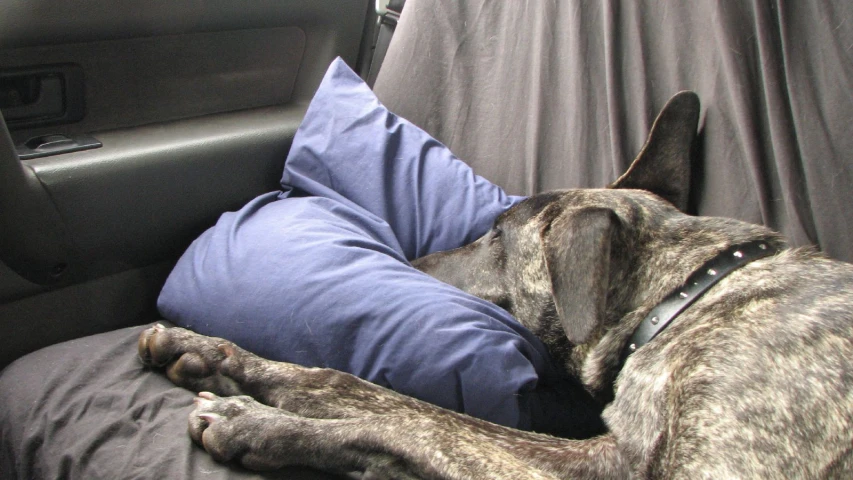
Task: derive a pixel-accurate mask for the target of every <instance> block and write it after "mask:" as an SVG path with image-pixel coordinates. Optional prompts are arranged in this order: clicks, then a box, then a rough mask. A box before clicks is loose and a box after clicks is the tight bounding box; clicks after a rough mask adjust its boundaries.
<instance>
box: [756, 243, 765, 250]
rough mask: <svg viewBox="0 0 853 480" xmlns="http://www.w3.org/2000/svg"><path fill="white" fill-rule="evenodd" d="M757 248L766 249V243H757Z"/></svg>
mask: <svg viewBox="0 0 853 480" xmlns="http://www.w3.org/2000/svg"><path fill="white" fill-rule="evenodd" d="M758 248H760V249H762V250H767V244H764V243H759V244H758Z"/></svg>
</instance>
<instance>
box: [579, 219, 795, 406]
mask: <svg viewBox="0 0 853 480" xmlns="http://www.w3.org/2000/svg"><path fill="white" fill-rule="evenodd" d="M679 221H680V222H681V223H682V224H683V225H679V228H677V229H673V228H672V226H671V225H661V226H659V228H662V229H663V230H664V231H667V230H669V231H673V232H674V234H673V235H671V236H655V238H654V239H652V240H651V241H643V242H641V244H639V245H632V246H631V248H632V249H635V251H638V252H641V253H639V255H637V256H636V257H635V258H638V259H639V261H638V262H637V263H636V264H634V265H630V266H629V267H628V268H626V269H625V270H626V271H627V272H628V274H627V275H626V276H625V277H624V278H621V279H620V283H619V284H617V285H615V286H614V288H613V290H614V292H615V291H619V292H620V293H619V294H614V295H613V297H614V299H616V298H618V297H621V298H618V300H615V301H614V305H613V308H612V309H611V308H609V310H611V311H612V312H613V314H612V315H613V317H614V318H612V319H610V320H609V321H608V322H607V325H606V326H605V328H604V329H603V331H602V332H601V333H600V335H599V336H598V338H599V340H598V341H597V342H595V343H594V345H587V348H586V349H584V350H585V355H584V359H583V367H582V377H583V383H584V384H585V385H586V386H587V389H588V390H589V391H590V392H591V393H592V394H593V395H594V396H595V397H596V398H597V399H598V400H599V401H601V402H602V403H607V402H609V401H610V400H612V398H613V394H614V390H613V386H614V382H615V380H616V377H617V376H618V374H619V371H620V369H621V368H622V365H623V362H624V360H625V353H626V351H628V352H630V347H629V345H630V344H631V342H632V337H633V336H634V334H635V332H636V331H637V330H638V328H639V327H640V326H641V324H642V323H643V322H644V320H645V319H647V318H648V320H646V321H647V322H649V323H651V319H652V318H654V314H653V313H652V312H653V311H654V310H655V308H656V307H658V306H659V305H661V304H662V302H664V300H665V299H667V297H668V296H670V295H674V296H676V297H680V296H681V295H680V293H681V292H682V291H683V287H684V286H685V285H688V280H690V281H693V280H694V277H696V276H698V275H701V273H697V272H701V271H702V268H703V267H705V266H706V264H708V263H709V262H714V259H716V258H719V257H720V256H721V255H723V256H724V255H726V254H727V253H728V252H730V254H732V255H733V254H734V252H735V251H737V248H736V247H737V246H738V245H743V244H747V243H750V242H752V241H760V242H761V244H763V245H765V246H766V248H767V251H768V252H776V251H778V250H781V249H783V248H784V247H785V245H784V242H783V240H782V239H781V238H780V237H779V236H778V234H776V233H775V232H773V231H771V230H769V229H767V228H765V227H762V226H759V225H753V224H746V223H743V222H738V221H734V220H729V219H709V218H707V217H687V216H684V217H682V218H680V219H679ZM714 221H718V222H722V223H726V224H729V225H731V224H732V223H737V224H739V225H738V226H739V228H738V229H737V230H736V231H738V232H740V234H739V235H738V234H735V235H732V234H731V233H728V234H727V235H726V236H725V237H723V236H722V235H720V234H719V233H718V232H720V231H722V229H714V228H708V222H714ZM727 230H728V232H731V231H732V230H731V229H727ZM756 245H757V244H756ZM755 248H757V249H759V251H761V252H764V250H761V247H757V246H756V247H755ZM741 253H743V252H741ZM734 258H737V257H734ZM708 268H711V267H707V268H705V273H707V269H708ZM611 281H613V280H612V279H611ZM624 287H627V290H628V291H630V294H625V293H624V289H625V288H624ZM620 289H623V290H621V291H620ZM688 296H690V295H689V294H688ZM696 298H698V297H696ZM693 300H695V298H693ZM691 303H692V302H691ZM684 308H685V309H686V308H689V304H688V305H684ZM683 310H684V309H681V310H680V311H679V313H680V312H681V311H683ZM676 321H677V320H676ZM659 324H660V317H658V325H659ZM653 326H655V327H656V326H657V325H653Z"/></svg>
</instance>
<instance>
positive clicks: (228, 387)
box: [137, 324, 242, 395]
mask: <svg viewBox="0 0 853 480" xmlns="http://www.w3.org/2000/svg"><path fill="white" fill-rule="evenodd" d="M137 348H138V353H139V358H140V360H142V363H144V364H146V365H149V366H152V367H165V368H166V375H167V376H168V377H169V379H170V380H171V381H172V382H173V383H175V384H176V385H178V386H181V387H185V388H188V389H191V390H194V391H200V390H209V391H213V392H217V393H219V394H224V395H238V394H240V393H242V391H241V389H240V387H239V386H238V385H237V383H236V382H234V381H233V380H231V379H230V378H228V377H227V376H226V375H224V374H223V373H222V366H223V363H225V362H226V360H229V358H230V357H232V356H233V355H234V353H235V351H236V350H237V347H236V346H235V345H234V344H232V343H231V342H228V341H226V340H223V339H221V338H214V337H206V336H204V335H199V334H197V333H193V332H191V331H189V330H185V329H183V328H166V327H164V326H163V325H160V324H157V325H154V326H153V327H151V328H148V329H146V330H145V331H143V332H142V333H141V334H140V336H139V342H138V345H137ZM229 363H234V361H233V360H229Z"/></svg>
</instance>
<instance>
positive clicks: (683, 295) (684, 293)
mask: <svg viewBox="0 0 853 480" xmlns="http://www.w3.org/2000/svg"><path fill="white" fill-rule="evenodd" d="M678 296H679V297H681V298H687V297H688V296H689V295H687V292H681V293H679V294H678Z"/></svg>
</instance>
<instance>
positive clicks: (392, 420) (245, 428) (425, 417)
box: [190, 393, 627, 479]
mask: <svg viewBox="0 0 853 480" xmlns="http://www.w3.org/2000/svg"><path fill="white" fill-rule="evenodd" d="M196 403H197V406H196V410H195V411H194V412H192V413H191V414H190V434H191V436H192V437H193V439H194V440H195V441H196V442H198V443H199V444H200V445H202V446H203V447H204V448H205V449H206V450H207V451H208V452H210V454H211V455H212V456H213V457H214V458H216V459H217V460H219V461H230V460H234V461H238V462H240V463H241V464H242V465H243V466H245V467H247V468H250V469H263V470H266V469H275V468H280V467H283V466H286V465H305V466H310V467H314V468H319V469H323V470H328V471H347V470H364V471H366V472H368V473H370V475H371V477H372V478H389V479H390V478H394V479H398V478H436V479H520V478H524V479H528V478H529V479H559V478H596V479H602V478H627V474H626V470H625V466H624V464H623V463H622V462H621V457H620V456H619V454H618V451H617V449H616V446H615V444H614V442H613V439H612V438H611V437H610V436H602V437H598V438H595V439H592V440H586V441H574V440H565V439H558V438H554V437H549V436H546V435H537V434H531V433H527V432H520V431H516V430H513V429H509V428H506V427H501V426H498V425H494V424H490V423H488V422H484V421H481V420H477V419H474V418H471V417H467V416H465V415H461V414H457V413H454V412H450V411H447V410H442V409H439V408H437V407H432V406H429V405H423V406H422V407H421V408H418V409H415V410H410V409H399V408H398V409H392V410H390V411H387V412H385V413H382V414H371V413H365V414H363V415H361V416H358V417H349V418H337V419H317V418H306V417H301V416H298V415H293V414H291V413H288V412H285V411H283V410H280V409H276V408H272V407H268V406H266V405H262V404H260V403H258V402H256V401H255V400H254V399H252V398H251V397H248V396H239V397H227V398H225V397H216V396H214V395H213V394H210V393H201V394H200V396H199V398H198V399H197V400H196Z"/></svg>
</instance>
